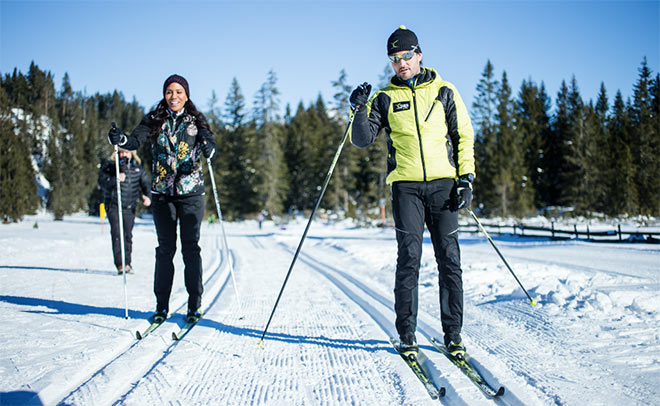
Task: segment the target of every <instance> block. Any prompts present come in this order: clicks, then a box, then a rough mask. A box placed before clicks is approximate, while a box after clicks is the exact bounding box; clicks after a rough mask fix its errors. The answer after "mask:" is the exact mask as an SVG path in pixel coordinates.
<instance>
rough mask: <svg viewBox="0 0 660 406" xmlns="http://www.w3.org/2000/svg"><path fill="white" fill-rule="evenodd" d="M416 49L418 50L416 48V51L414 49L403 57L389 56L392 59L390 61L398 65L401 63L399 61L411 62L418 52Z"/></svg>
mask: <svg viewBox="0 0 660 406" xmlns="http://www.w3.org/2000/svg"><path fill="white" fill-rule="evenodd" d="M416 49H417V47H415V48H414V49H412V50H410V51H408V52H406V53H405V54H403V55H401V56H396V55H388V58H390V61H392V62H394V63H397V62H399V61H400V60H402V59H403V60H404V61H409V60H411V59H412V57H413V56H415V50H416Z"/></svg>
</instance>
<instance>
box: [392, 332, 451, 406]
mask: <svg viewBox="0 0 660 406" xmlns="http://www.w3.org/2000/svg"><path fill="white" fill-rule="evenodd" d="M390 343H392V346H394V349H395V350H396V352H398V353H399V355H400V356H401V358H403V360H404V361H405V362H406V364H407V365H408V366H409V367H410V369H411V370H412V371H413V372H414V373H415V376H416V377H417V378H418V379H419V381H420V382H421V383H422V384H423V385H424V388H425V389H426V391H427V392H428V394H429V396H431V399H438V398H439V397H441V396H445V391H446V390H445V388H444V387H440V388H438V387H437V386H436V384H435V383H434V382H433V381H432V380H431V378H430V377H429V375H428V373H427V372H426V371H425V370H424V368H423V367H422V364H420V363H419V361H418V359H417V357H413V358H412V359H411V358H410V357H407V356H405V355H403V354H401V352H400V351H399V346H400V342H399V340H397V339H395V338H390ZM419 353H421V351H419Z"/></svg>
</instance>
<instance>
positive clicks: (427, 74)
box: [390, 66, 439, 89]
mask: <svg viewBox="0 0 660 406" xmlns="http://www.w3.org/2000/svg"><path fill="white" fill-rule="evenodd" d="M438 77H439V76H438V73H437V72H436V71H435V70H433V69H431V68H426V67H424V66H422V68H421V70H420V72H419V73H418V74H417V75H415V76H414V77H412V78H411V79H410V80H409V81H404V80H401V79H399V77H398V76H396V75H395V76H394V77H393V78H392V80H390V84H391V85H392V86H396V87H407V88H411V89H412V88H416V87H419V86H421V85H424V84H426V83H430V82H433V81H434V80H435V79H436V78H438Z"/></svg>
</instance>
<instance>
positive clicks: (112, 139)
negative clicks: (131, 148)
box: [108, 123, 126, 145]
mask: <svg viewBox="0 0 660 406" xmlns="http://www.w3.org/2000/svg"><path fill="white" fill-rule="evenodd" d="M122 138H124V142H123V143H122ZM125 139H126V136H125V135H124V133H123V132H122V131H121V129H120V128H117V125H116V124H115V123H112V128H111V129H110V131H108V142H109V143H110V144H112V145H122V144H125V143H126V141H125Z"/></svg>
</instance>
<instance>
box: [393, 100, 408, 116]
mask: <svg viewBox="0 0 660 406" xmlns="http://www.w3.org/2000/svg"><path fill="white" fill-rule="evenodd" d="M392 110H393V111H394V112H395V113H397V112H399V111H405V110H410V102H409V101H404V102H398V103H394V104H393V105H392Z"/></svg>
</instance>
